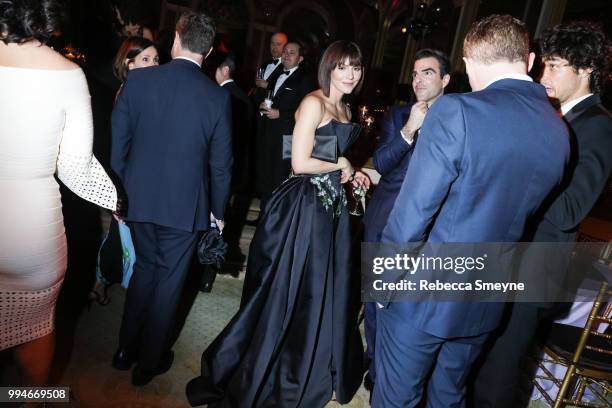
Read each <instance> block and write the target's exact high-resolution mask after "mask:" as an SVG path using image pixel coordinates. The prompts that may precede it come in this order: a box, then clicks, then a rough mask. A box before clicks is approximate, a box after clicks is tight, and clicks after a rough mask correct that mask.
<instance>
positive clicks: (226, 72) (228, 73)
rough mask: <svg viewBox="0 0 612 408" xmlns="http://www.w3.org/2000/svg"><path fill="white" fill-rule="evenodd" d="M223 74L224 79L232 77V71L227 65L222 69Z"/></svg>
mask: <svg viewBox="0 0 612 408" xmlns="http://www.w3.org/2000/svg"><path fill="white" fill-rule="evenodd" d="M221 70H222V72H223V76H224V77H228V78H229V76H230V70H229V67H228V66H227V65H226V66H224V67H223V68H221Z"/></svg>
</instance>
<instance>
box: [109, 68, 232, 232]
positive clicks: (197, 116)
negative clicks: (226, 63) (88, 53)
mask: <svg viewBox="0 0 612 408" xmlns="http://www.w3.org/2000/svg"><path fill="white" fill-rule="evenodd" d="M112 129H113V134H112V147H111V167H112V169H113V170H114V171H115V173H117V175H118V176H119V178H120V179H121V181H122V183H123V185H124V187H125V190H126V193H127V196H128V200H129V209H128V215H127V220H128V221H135V222H150V223H155V224H158V225H162V226H166V227H172V228H176V229H181V230H185V231H193V230H205V229H207V228H208V225H209V214H210V212H211V211H212V213H213V214H214V215H215V217H217V218H223V216H224V211H225V204H226V202H227V199H228V196H229V189H230V181H231V167H232V143H231V112H230V96H229V93H228V92H227V91H225V90H223V89H221V88H220V87H219V86H218V85H217V84H216V83H213V82H212V81H211V80H210V79H208V77H206V76H205V75H204V74H202V72H201V71H200V67H198V66H197V65H196V64H194V63H193V62H191V61H187V60H183V59H175V60H173V61H171V62H170V63H168V64H165V65H161V66H159V67H154V68H146V69H137V70H133V71H130V74H129V75H128V79H127V81H126V82H125V84H124V86H123V90H122V92H121V94H120V95H119V98H118V99H117V103H116V105H115V109H114V111H113V115H112Z"/></svg>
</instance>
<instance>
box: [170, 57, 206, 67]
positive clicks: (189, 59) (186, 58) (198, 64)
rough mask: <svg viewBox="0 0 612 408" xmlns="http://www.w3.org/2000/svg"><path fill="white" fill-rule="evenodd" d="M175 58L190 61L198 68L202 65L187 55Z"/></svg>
mask: <svg viewBox="0 0 612 408" xmlns="http://www.w3.org/2000/svg"><path fill="white" fill-rule="evenodd" d="M175 59H184V60H187V61H191V62H193V63H194V64H196V65H197V66H198V67H200V68H201V67H202V64H200V63H199V62H198V61H196V60H194V59H191V58H189V57H176V58H175Z"/></svg>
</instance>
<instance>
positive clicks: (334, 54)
mask: <svg viewBox="0 0 612 408" xmlns="http://www.w3.org/2000/svg"><path fill="white" fill-rule="evenodd" d="M347 59H348V60H349V65H352V66H359V67H361V69H362V70H363V62H362V56H361V50H360V49H359V46H358V45H357V44H355V43H354V42H352V41H344V40H339V41H336V42H333V43H331V44H330V45H329V47H327V48H326V49H325V51H324V52H323V56H322V57H321V61H320V62H319V72H318V75H317V79H318V81H319V87H320V88H321V91H323V94H324V95H325V96H328V97H329V87H330V84H331V72H332V71H333V70H334V69H336V67H338V66H340V65H342V64H344V63H345V62H346V60H347ZM363 77H364V75H363V73H362V75H361V79H360V80H359V83H358V84H357V87H356V88H355V91H356V92H359V90H360V89H361V85H362V84H363Z"/></svg>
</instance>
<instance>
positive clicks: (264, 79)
mask: <svg viewBox="0 0 612 408" xmlns="http://www.w3.org/2000/svg"><path fill="white" fill-rule="evenodd" d="M286 44H287V34H285V33H283V32H281V31H279V32H277V33H274V34H273V35H272V37H270V55H271V57H272V58H270V59H269V60H267V61H264V63H263V64H261V66H260V67H259V69H260V70H261V71H260V72H261V74H262V76H261V78H257V79H256V80H255V87H256V88H255V104H256V105H259V104H260V103H261V102H263V100H264V99H265V97H266V96H267V93H268V91H272V90H274V84H275V83H276V79H277V78H278V76H279V75H280V74H281V73H282V72H283V64H282V63H281V56H282V53H283V49H284V48H285V45H286Z"/></svg>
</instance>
